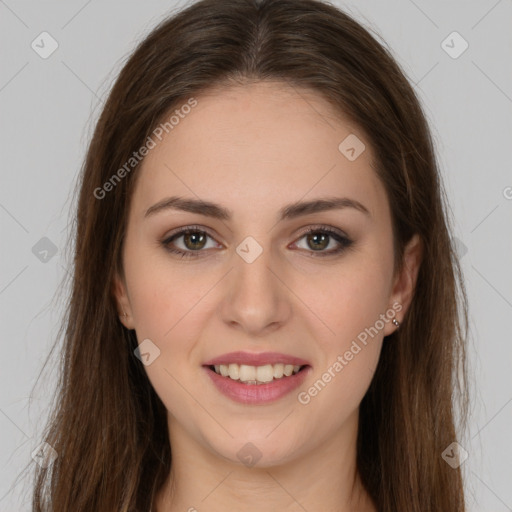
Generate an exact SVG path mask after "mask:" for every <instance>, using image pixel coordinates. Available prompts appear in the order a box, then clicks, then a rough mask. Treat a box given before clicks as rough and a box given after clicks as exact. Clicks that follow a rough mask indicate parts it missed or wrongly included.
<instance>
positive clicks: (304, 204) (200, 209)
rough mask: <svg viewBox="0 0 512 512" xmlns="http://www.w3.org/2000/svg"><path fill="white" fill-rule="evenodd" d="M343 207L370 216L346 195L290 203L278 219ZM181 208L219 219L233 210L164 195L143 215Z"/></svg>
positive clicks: (205, 202) (362, 207) (229, 214)
mask: <svg viewBox="0 0 512 512" xmlns="http://www.w3.org/2000/svg"><path fill="white" fill-rule="evenodd" d="M344 208H353V209H356V210H358V211H360V212H362V213H364V214H365V215H367V216H369V217H371V214H370V212H369V210H368V209H367V208H366V207H365V206H364V205H363V204H362V203H360V202H359V201H356V200H355V199H350V198H348V197H324V198H318V199H314V200H311V201H298V202H295V203H290V204H288V205H286V206H284V207H283V208H281V209H280V210H279V220H287V219H294V218H296V217H300V216H302V215H311V214H313V213H319V212H324V211H328V210H341V209H344ZM169 209H173V210H182V211H186V212H190V213H197V214H200V215H205V216H207V217H213V218H215V219H219V220H231V219H232V218H233V212H232V211H231V210H229V209H227V208H225V207H224V206H221V205H219V204H217V203H212V202H211V201H203V200H201V199H193V198H183V197H179V196H172V197H166V198H165V199H162V200H161V201H159V202H158V203H155V204H154V205H153V206H150V207H149V208H148V209H147V210H146V213H145V214H144V217H145V218H146V217H150V216H152V215H155V214H156V213H158V212H162V211H165V210H169Z"/></svg>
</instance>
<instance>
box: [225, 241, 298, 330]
mask: <svg viewBox="0 0 512 512" xmlns="http://www.w3.org/2000/svg"><path fill="white" fill-rule="evenodd" d="M272 255H273V251H272V250H271V248H270V246H269V245H268V244H267V245H266V246H264V245H263V243H260V242H258V241H257V240H256V239H255V238H253V237H251V236H249V237H246V238H245V239H244V240H243V241H242V242H241V243H240V244H239V245H238V246H237V247H236V254H234V255H233V264H234V269H233V272H230V278H229V279H230V281H229V292H228V293H227V294H226V297H225V302H224V308H223V316H224V321H226V322H228V323H230V324H234V323H235V324H238V325H239V326H240V327H242V328H244V329H245V330H247V331H250V332H253V333H257V332H258V331H261V330H263V329H265V328H267V327H268V326H270V325H274V326H276V325H277V324H279V323H282V322H284V321H285V320H286V318H287V316H288V314H289V311H290V305H289V304H287V302H288V301H287V296H286V290H285V289H284V287H283V285H282V283H280V281H279V279H277V278H276V276H275V275H274V273H276V270H275V268H276V267H279V265H278V262H276V261H274V258H273V257H272Z"/></svg>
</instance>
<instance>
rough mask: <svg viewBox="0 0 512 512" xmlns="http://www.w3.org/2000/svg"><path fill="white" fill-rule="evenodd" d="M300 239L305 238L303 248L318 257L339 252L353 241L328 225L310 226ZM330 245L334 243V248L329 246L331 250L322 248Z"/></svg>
mask: <svg viewBox="0 0 512 512" xmlns="http://www.w3.org/2000/svg"><path fill="white" fill-rule="evenodd" d="M302 239H305V243H306V247H305V249H306V250H307V251H309V252H312V253H316V254H312V256H320V257H324V256H332V255H336V254H339V253H341V252H342V251H344V250H345V249H348V248H349V247H350V246H351V245H352V244H353V241H352V240H350V239H349V238H348V237H347V236H346V235H344V234H343V233H342V232H340V231H338V230H336V229H334V228H331V227H329V226H316V227H310V228H308V229H307V230H306V231H305V232H304V233H303V234H302V236H301V238H300V239H299V240H302ZM332 245H334V248H331V250H328V251H326V250H324V249H326V248H328V247H329V246H332ZM302 248H304V247H302Z"/></svg>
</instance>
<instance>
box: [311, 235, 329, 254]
mask: <svg viewBox="0 0 512 512" xmlns="http://www.w3.org/2000/svg"><path fill="white" fill-rule="evenodd" d="M329 238H330V236H329V235H327V234H325V233H313V234H309V235H307V242H308V244H309V247H311V249H313V250H314V251H317V250H322V249H325V248H326V247H327V246H328V245H329Z"/></svg>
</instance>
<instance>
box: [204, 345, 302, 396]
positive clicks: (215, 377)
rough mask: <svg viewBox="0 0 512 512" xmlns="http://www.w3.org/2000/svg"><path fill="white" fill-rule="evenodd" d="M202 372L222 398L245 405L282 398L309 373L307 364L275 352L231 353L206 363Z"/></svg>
mask: <svg viewBox="0 0 512 512" xmlns="http://www.w3.org/2000/svg"><path fill="white" fill-rule="evenodd" d="M203 369H204V370H205V371H206V373H207V374H208V377H209V378H210V379H211V382H212V383H213V384H214V386H215V387H216V388H217V390H218V391H220V393H221V394H223V395H224V396H226V397H227V398H229V399H231V400H233V401H235V402H238V403H243V404H246V405H258V404H259V405H263V404H267V403H270V402H274V401H276V400H279V399H281V398H283V397H285V396H286V395H288V394H289V393H291V392H292V391H293V390H294V389H296V388H297V387H299V386H300V385H301V384H302V383H303V382H304V379H306V377H307V375H308V374H309V373H310V371H312V367H311V366H310V365H309V363H308V361H305V360H303V359H299V358H297V357H294V356H291V355H286V354H278V353H275V352H265V353H259V354H255V353H250V352H231V353H230V354H224V355H223V356H219V357H217V358H215V359H212V360H209V361H206V362H205V363H204V364H203Z"/></svg>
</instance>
